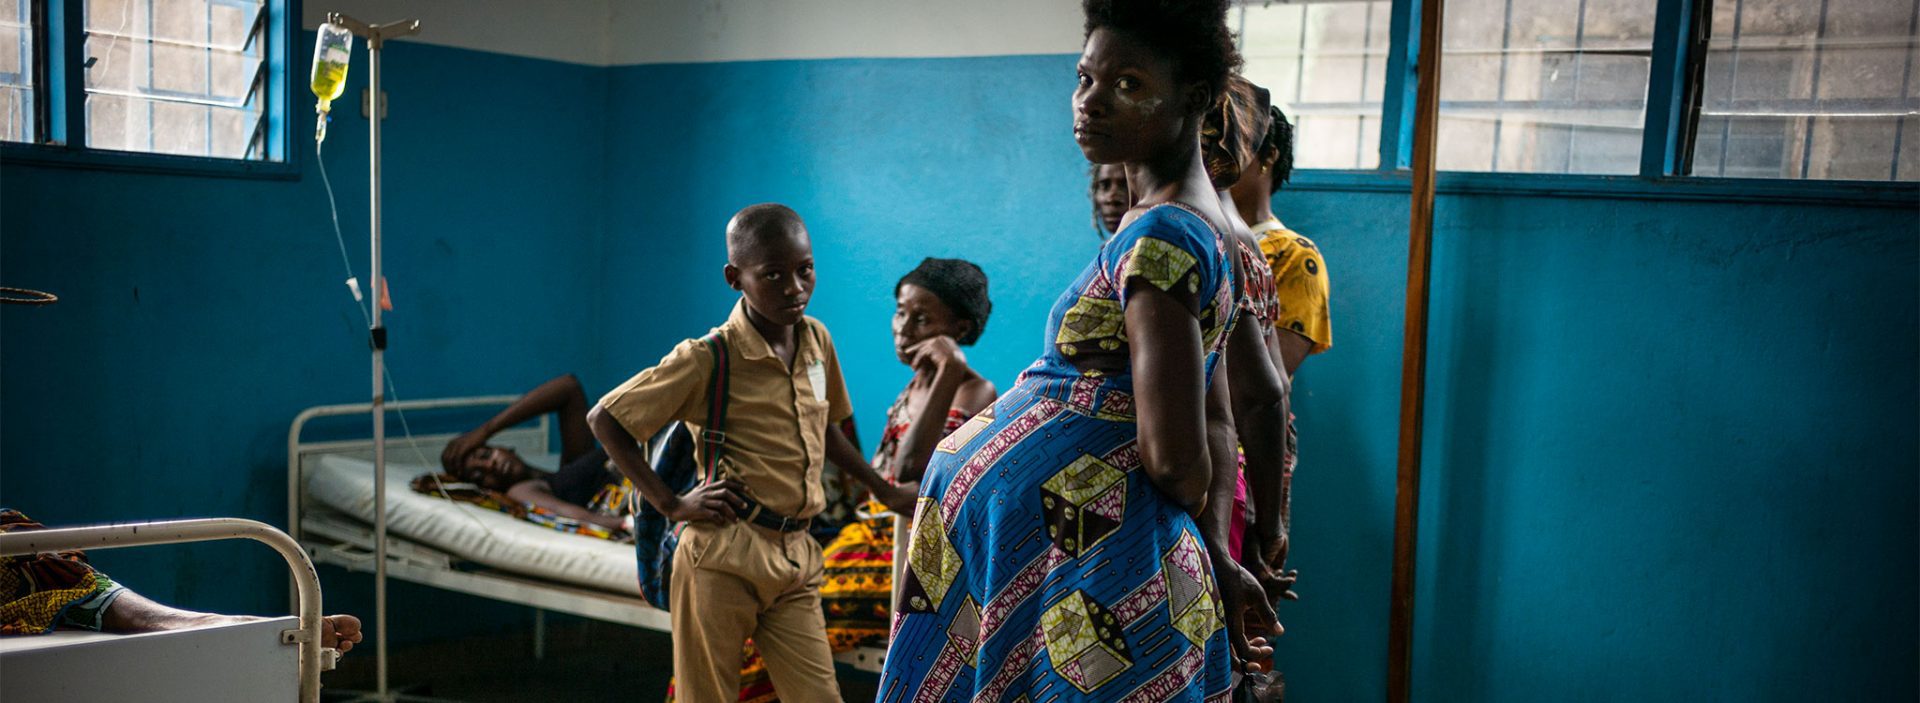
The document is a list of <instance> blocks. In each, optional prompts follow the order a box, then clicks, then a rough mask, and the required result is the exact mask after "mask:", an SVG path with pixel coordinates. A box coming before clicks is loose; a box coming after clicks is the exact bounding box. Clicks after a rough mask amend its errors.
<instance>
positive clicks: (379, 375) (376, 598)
mask: <svg viewBox="0 0 1920 703" xmlns="http://www.w3.org/2000/svg"><path fill="white" fill-rule="evenodd" d="M327 21H328V22H331V23H333V24H337V25H340V26H342V27H346V28H347V31H349V32H352V33H354V34H355V35H358V36H361V37H364V38H365V39H366V40H367V94H368V95H369V96H370V97H369V98H368V109H367V114H368V117H367V123H368V124H367V154H368V162H369V163H370V164H371V170H370V171H369V173H368V175H369V177H370V178H369V182H370V183H371V187H372V193H371V194H370V198H369V199H370V200H371V201H372V203H373V212H372V217H371V219H370V220H369V223H370V227H369V229H370V230H371V232H372V235H371V239H372V242H371V245H370V246H371V248H372V252H373V253H372V257H371V258H372V265H371V266H369V267H368V268H369V270H370V271H369V275H370V279H371V280H370V282H369V285H370V286H371V287H372V289H373V301H372V305H369V306H368V307H370V308H372V313H373V320H372V328H371V329H369V330H368V335H369V339H368V341H369V343H370V345H371V346H372V347H373V549H374V556H373V563H374V571H373V654H374V659H375V660H376V664H375V674H374V676H375V681H376V684H375V685H376V688H375V690H374V698H375V700H379V701H392V700H395V698H394V696H393V694H392V693H391V692H389V691H388V690H387V408H386V368H385V361H384V359H383V355H384V354H385V352H386V350H387V328H385V327H383V326H381V324H380V303H381V301H382V299H383V298H384V297H385V293H386V283H385V279H383V278H381V277H380V120H381V117H382V116H383V115H382V113H381V110H380V107H381V101H380V48H381V46H382V45H384V44H385V43H386V40H387V39H390V38H394V37H404V36H408V35H411V34H418V33H419V32H420V20H400V21H398V22H389V23H387V24H381V25H370V24H367V23H365V22H361V21H360V20H356V19H354V18H352V17H348V16H346V15H343V14H340V13H338V12H329V13H327Z"/></svg>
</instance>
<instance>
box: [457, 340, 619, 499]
mask: <svg viewBox="0 0 1920 703" xmlns="http://www.w3.org/2000/svg"><path fill="white" fill-rule="evenodd" d="M547 413H553V414H554V415H555V416H556V417H557V418H558V419H559V425H560V468H559V470H558V471H546V470H543V469H537V468H534V467H532V466H529V465H527V462H526V461H525V460H524V459H521V458H520V455H519V454H518V453H516V452H514V451H513V449H511V448H509V447H501V446H493V445H489V444H487V441H488V440H490V439H492V438H493V436H494V435H495V434H498V433H499V432H500V431H501V430H504V429H507V428H509V427H513V426H514V425H518V424H520V423H522V422H526V421H527V420H531V419H533V418H536V417H539V416H541V415H545V414H547ZM440 464H441V466H442V468H444V469H446V471H447V473H448V474H451V475H452V476H454V477H455V478H456V479H458V480H460V481H462V482H465V483H471V484H474V485H477V486H479V487H481V488H483V489H486V490H489V491H496V492H499V493H502V494H505V495H506V497H507V498H509V499H511V500H513V501H515V502H517V503H520V504H523V505H525V506H528V507H531V508H535V509H537V512H545V513H548V514H551V515H554V516H558V517H560V518H564V519H567V520H574V521H578V522H580V523H582V524H585V525H592V526H595V527H598V528H600V529H601V530H604V531H606V532H609V533H616V534H617V533H620V532H624V531H627V527H626V525H625V519H624V518H622V517H621V516H620V515H618V514H616V513H617V512H618V509H619V508H620V507H621V506H622V504H623V502H624V501H623V500H622V499H621V497H622V496H621V488H620V487H621V478H620V475H619V474H617V473H614V472H613V471H611V470H609V469H608V468H607V453H606V451H605V450H603V449H601V448H600V447H599V445H597V444H595V443H594V441H593V431H592V430H590V429H588V427H587V396H586V392H585V391H584V390H582V389H581V388H580V379H577V378H574V376H573V374H566V375H562V376H560V377H557V378H554V379H553V380H550V381H547V382H546V383H542V384H540V386H539V387H537V388H534V389H533V390H531V391H527V394H526V395H523V396H520V399H519V400H516V401H514V403H513V404H512V405H509V406H507V408H506V409H505V410H502V411H500V414H498V415H495V416H493V418H492V419H490V420H487V421H486V423H484V424H482V425H480V426H479V427H476V428H474V429H472V430H469V431H468V432H466V433H465V434H462V435H460V436H459V437H455V438H454V439H453V441H451V442H448V443H447V448H446V449H445V450H444V451H442V452H441V453H440Z"/></svg>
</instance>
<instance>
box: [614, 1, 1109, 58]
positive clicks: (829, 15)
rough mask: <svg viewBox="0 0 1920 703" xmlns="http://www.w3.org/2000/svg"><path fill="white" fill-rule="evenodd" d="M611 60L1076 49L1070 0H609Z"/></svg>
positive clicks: (1076, 21) (1074, 5)
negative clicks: (610, 12)
mask: <svg viewBox="0 0 1920 703" xmlns="http://www.w3.org/2000/svg"><path fill="white" fill-rule="evenodd" d="M611 7H612V8H613V16H612V19H611V21H610V22H608V25H607V26H608V28H609V29H610V35H609V40H608V42H607V46H608V50H609V56H608V59H609V61H608V62H609V63H612V64H615V65H627V64H645V63H695V62H707V61H757V60H763V59H825V58H848V57H924V56H1003V55H1013V54H1063V53H1078V52H1079V51H1080V25H1081V15H1080V3H1078V2H1076V1H1075V0H670V1H666V2H646V1H644V0H611Z"/></svg>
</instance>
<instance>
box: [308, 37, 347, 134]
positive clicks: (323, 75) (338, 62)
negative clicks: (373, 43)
mask: <svg viewBox="0 0 1920 703" xmlns="http://www.w3.org/2000/svg"><path fill="white" fill-rule="evenodd" d="M352 56H353V34H352V33H351V32H348V31H347V28H345V27H342V26H340V25H337V24H332V23H327V24H322V25H320V32H319V37H318V38H317V39H315V41H314V44H313V86H312V87H313V95H314V97H316V98H319V99H320V105H319V106H318V107H319V110H320V111H321V112H326V111H327V110H328V109H329V108H331V107H332V103H333V100H334V99H335V98H338V97H340V93H341V92H343V91H345V90H346V89H347V62H348V61H349V60H350V59H351V58H352Z"/></svg>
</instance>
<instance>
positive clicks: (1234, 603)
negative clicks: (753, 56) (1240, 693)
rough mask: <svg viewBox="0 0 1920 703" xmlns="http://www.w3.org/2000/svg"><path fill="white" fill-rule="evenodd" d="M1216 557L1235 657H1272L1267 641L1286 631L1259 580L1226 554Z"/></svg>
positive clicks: (1250, 659)
mask: <svg viewBox="0 0 1920 703" xmlns="http://www.w3.org/2000/svg"><path fill="white" fill-rule="evenodd" d="M1212 561H1213V574H1214V577H1215V578H1217V579H1219V583H1220V605H1221V609H1222V610H1223V611H1224V613H1223V617H1224V619H1225V620H1226V621H1227V642H1228V643H1229V644H1231V645H1233V654H1234V658H1236V659H1238V660H1240V661H1242V662H1262V661H1267V660H1269V659H1271V658H1273V647H1272V646H1271V645H1269V644H1268V642H1269V641H1270V640H1271V639H1272V638H1274V637H1278V636H1280V633H1282V632H1285V631H1286V630H1285V629H1284V628H1281V627H1280V620H1279V618H1277V617H1276V616H1275V615H1274V614H1273V606H1272V605H1269V604H1268V603H1267V599H1266V592H1265V591H1264V590H1263V589H1262V588H1261V585H1260V582H1259V581H1258V580H1256V579H1254V577H1253V574H1251V573H1248V572H1247V570H1246V568H1244V567H1242V566H1240V565H1239V564H1236V563H1234V561H1233V559H1232V558H1230V557H1227V556H1225V555H1220V556H1216V557H1214V558H1213V559H1212Z"/></svg>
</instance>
